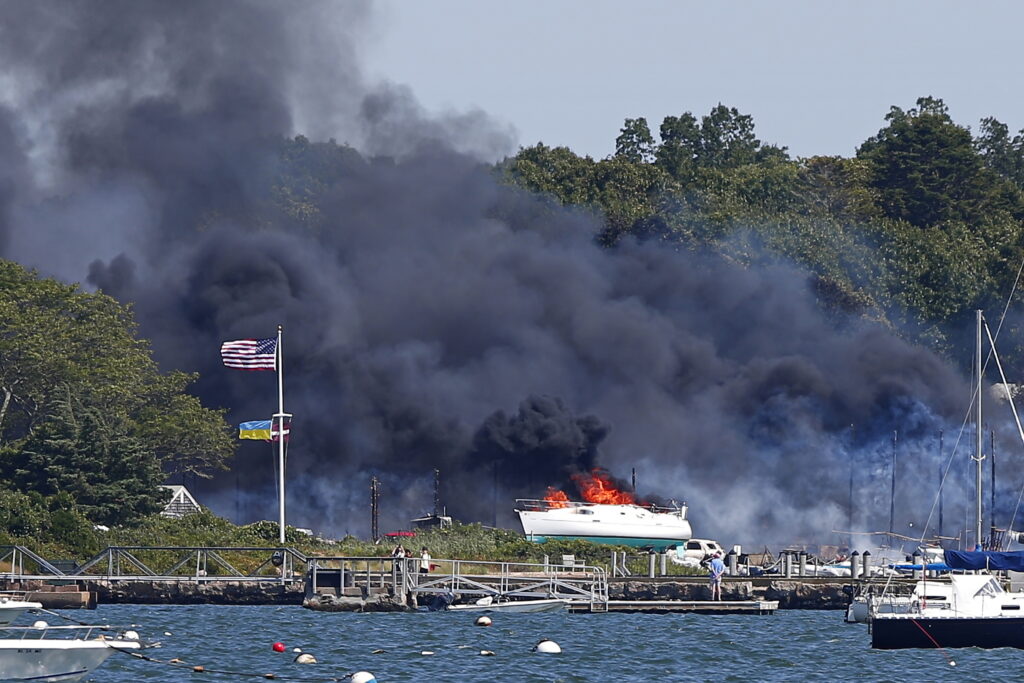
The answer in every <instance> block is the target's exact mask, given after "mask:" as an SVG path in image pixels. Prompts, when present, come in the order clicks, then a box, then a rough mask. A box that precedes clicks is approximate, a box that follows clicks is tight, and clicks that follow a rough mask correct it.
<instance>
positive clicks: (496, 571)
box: [308, 557, 608, 609]
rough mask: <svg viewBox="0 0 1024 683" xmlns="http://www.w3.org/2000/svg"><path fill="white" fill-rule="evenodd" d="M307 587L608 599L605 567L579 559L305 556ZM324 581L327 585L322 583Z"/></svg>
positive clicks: (590, 601) (596, 603)
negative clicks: (425, 562)
mask: <svg viewBox="0 0 1024 683" xmlns="http://www.w3.org/2000/svg"><path fill="white" fill-rule="evenodd" d="M309 563H310V564H309V576H310V579H309V581H310V584H309V586H308V588H309V590H310V591H311V592H313V593H316V592H319V591H321V590H323V589H325V588H335V589H337V588H338V587H339V586H338V582H339V581H340V583H341V584H342V585H341V587H342V588H364V589H366V591H367V592H369V591H372V590H374V589H385V590H387V589H390V590H391V591H393V592H394V594H395V595H397V596H400V597H401V598H402V599H405V598H407V597H409V598H413V599H415V598H416V597H417V596H420V595H436V594H441V593H454V594H457V595H460V596H467V597H474V596H475V597H485V596H491V597H493V598H494V599H496V600H516V599H530V598H533V599H537V598H558V599H563V600H569V601H571V602H574V603H579V604H583V603H586V604H587V605H591V606H592V607H593V608H595V609H600V608H601V607H602V606H605V605H607V602H608V573H607V572H606V571H605V570H604V569H603V568H602V567H592V566H587V565H581V564H573V565H572V566H564V565H559V564H551V563H547V564H533V563H523V562H487V561H480V560H450V559H443V558H436V559H435V558H432V559H431V560H430V561H429V564H430V567H431V569H430V570H429V571H427V572H421V571H420V563H421V559H420V558H418V557H409V558H391V557H310V558H309ZM328 584H330V585H328Z"/></svg>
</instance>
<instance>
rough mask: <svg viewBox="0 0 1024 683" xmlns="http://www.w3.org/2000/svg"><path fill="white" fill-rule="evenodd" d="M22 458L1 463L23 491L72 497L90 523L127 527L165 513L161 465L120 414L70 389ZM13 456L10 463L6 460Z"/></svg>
mask: <svg viewBox="0 0 1024 683" xmlns="http://www.w3.org/2000/svg"><path fill="white" fill-rule="evenodd" d="M54 403H55V405H54V406H53V410H52V412H51V413H50V414H49V417H48V418H47V419H46V420H45V421H44V422H43V423H42V424H40V425H39V427H38V428H37V429H36V430H34V431H33V433H32V435H31V436H30V437H29V438H28V439H26V440H25V442H24V443H23V444H22V446H21V449H20V451H19V452H18V453H11V454H8V453H4V454H3V457H2V460H0V469H2V471H3V473H4V475H5V477H6V478H8V479H9V480H10V481H11V482H12V483H13V484H14V486H16V487H17V488H18V489H19V490H23V491H35V492H38V493H41V494H43V495H55V494H59V493H67V494H70V495H71V496H72V497H73V498H74V499H75V501H76V502H77V504H78V506H79V508H80V509H81V510H82V511H83V513H84V514H85V515H86V516H87V517H88V518H89V519H91V520H93V521H95V522H99V523H101V524H108V525H114V524H124V523H127V522H131V521H134V520H137V519H139V518H140V517H143V516H146V515H149V514H152V513H154V512H157V511H159V510H160V509H161V507H162V505H163V503H164V502H165V501H166V500H167V498H168V492H167V490H166V489H162V488H160V483H161V482H163V481H164V479H165V478H166V475H165V474H164V472H163V471H162V470H161V469H160V461H159V460H158V459H157V457H156V455H155V454H154V453H153V451H152V449H151V448H148V447H147V446H146V445H145V444H144V443H143V442H142V440H141V439H139V438H138V437H137V436H135V435H134V434H133V433H132V432H133V428H134V425H133V424H132V423H131V422H130V421H129V420H127V419H126V418H125V417H124V416H123V415H119V414H118V412H117V411H116V409H114V410H111V409H110V407H108V406H103V405H100V404H96V403H87V402H86V401H85V400H83V399H82V398H81V397H79V396H76V395H73V394H72V393H71V391H70V389H68V390H67V393H66V395H65V396H64V397H62V398H60V399H56V400H55V402H54ZM8 455H10V456H11V457H8Z"/></svg>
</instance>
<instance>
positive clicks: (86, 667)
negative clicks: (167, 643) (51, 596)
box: [0, 621, 142, 683]
mask: <svg viewBox="0 0 1024 683" xmlns="http://www.w3.org/2000/svg"><path fill="white" fill-rule="evenodd" d="M107 630H109V629H108V628H107V627H105V626H51V625H50V624H48V623H46V622H45V621H38V622H36V624H35V625H33V626H7V627H4V629H3V634H2V636H0V680H3V681H39V682H42V683H73V682H74V681H80V680H82V679H83V678H85V677H86V676H87V675H89V674H90V673H92V671H93V670H95V669H96V668H97V667H99V666H100V665H101V664H103V662H105V661H107V658H108V657H110V656H111V655H113V654H114V653H115V652H117V651H118V650H121V651H132V650H139V649H142V643H141V641H140V640H139V638H138V634H136V633H134V632H133V631H126V632H124V633H117V634H115V635H111V636H107V635H106V634H104V633H103V631H107Z"/></svg>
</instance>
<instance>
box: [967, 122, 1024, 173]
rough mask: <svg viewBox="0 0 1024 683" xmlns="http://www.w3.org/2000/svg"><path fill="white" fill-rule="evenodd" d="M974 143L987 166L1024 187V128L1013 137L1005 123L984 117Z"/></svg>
mask: <svg viewBox="0 0 1024 683" xmlns="http://www.w3.org/2000/svg"><path fill="white" fill-rule="evenodd" d="M974 145H975V148H976V149H977V150H978V154H980V155H981V158H982V161H984V163H985V165H986V166H988V167H989V168H990V169H992V170H993V171H995V172H996V173H997V174H999V175H1000V176H1001V177H1003V178H1005V179H1006V180H1009V181H1010V182H1012V183H1013V184H1014V185H1015V186H1016V187H1017V188H1018V189H1024V130H1022V131H1021V132H1019V133H1018V134H1017V135H1014V136H1013V137H1012V138H1011V137H1010V129H1009V127H1007V125H1006V124H1005V123H1002V122H1000V121H998V120H997V119H995V118H993V117H988V118H986V119H982V121H981V127H980V132H979V134H978V136H977V138H976V139H975V141H974Z"/></svg>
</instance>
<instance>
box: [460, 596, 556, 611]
mask: <svg viewBox="0 0 1024 683" xmlns="http://www.w3.org/2000/svg"><path fill="white" fill-rule="evenodd" d="M566 609H569V601H568V600H563V599H559V598H550V599H543V600H509V601H507V602H494V601H493V600H490V599H489V598H481V599H480V600H477V601H476V602H475V603H472V604H469V605H449V606H448V611H449V612H556V611H559V610H566Z"/></svg>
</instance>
